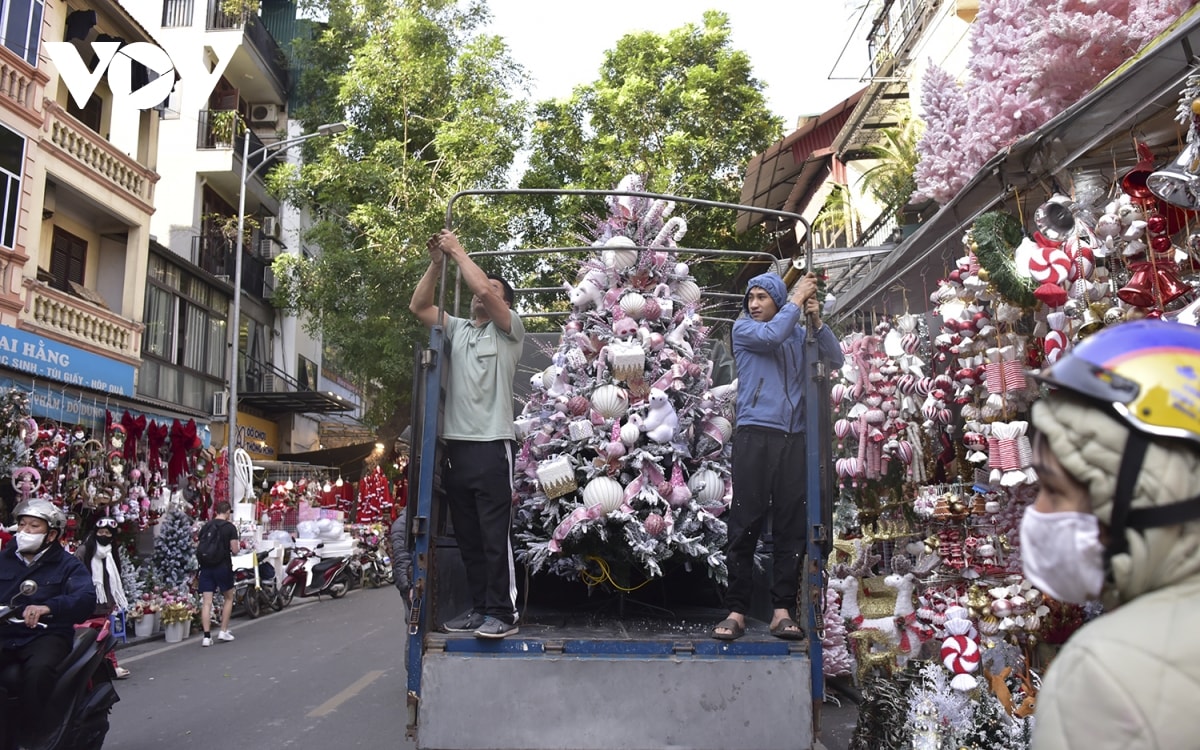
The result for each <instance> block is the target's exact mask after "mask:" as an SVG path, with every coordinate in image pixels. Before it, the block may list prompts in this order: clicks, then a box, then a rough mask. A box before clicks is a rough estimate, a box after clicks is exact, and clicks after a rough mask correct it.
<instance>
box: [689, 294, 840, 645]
mask: <svg viewBox="0 0 1200 750" xmlns="http://www.w3.org/2000/svg"><path fill="white" fill-rule="evenodd" d="M816 294H817V278H816V276H815V275H813V274H812V273H809V274H808V275H806V276H804V277H803V278H802V279H800V281H799V282H798V283H797V284H796V285H795V287H793V289H792V292H791V295H790V296H789V295H788V290H787V286H786V285H785V284H784V282H783V279H782V278H780V277H779V276H778V275H776V274H773V273H765V274H761V275H759V276H755V277H754V278H752V279H750V282H749V283H748V284H747V286H746V296H745V298H744V300H743V303H742V309H743V312H744V313H745V315H743V316H742V317H740V318H738V320H737V321H736V322H734V324H733V357H734V360H735V362H736V363H737V377H738V391H737V405H736V421H737V426H736V429H735V431H734V436H733V502H732V504H731V506H730V508H729V515H728V520H727V522H726V523H727V524H728V533H729V541H728V542H727V546H726V555H725V560H726V565H727V566H728V569H729V583H728V586H727V587H726V592H725V603H726V606H728V607H729V615H728V617H726V618H725V619H724V620H722V621H721V622H719V623H717V625H716V626H715V627H714V628H713V630H712V637H713V638H716V639H718V640H723V641H732V640H736V639H737V638H740V637H741V636H742V635H743V634H745V632H746V613H747V612H748V611H749V609H750V595H751V592H752V590H753V585H754V581H753V575H754V553H755V549H756V548H757V546H758V540H759V537H760V536H761V535H762V532H763V527H764V524H765V523H766V520H767V518H768V516H769V517H770V521H771V541H772V545H773V550H774V553H773V559H772V575H771V583H770V596H771V605H772V607H773V608H774V611H773V612H772V614H771V622H770V626H769V627H770V632H771V634H772V635H774V636H776V637H778V638H782V639H785V640H800V639H802V638H804V631H803V630H802V629H801V627H800V626H799V625H798V624H797V623H796V618H799V617H800V613H796V614H795V615H794V616H793V614H792V610H793V608H794V607H795V604H796V592H797V587H798V585H799V580H800V559H801V557H802V555H803V553H804V546H805V539H806V537H805V528H806V524H807V511H806V502H805V500H806V498H805V494H804V488H805V466H806V461H805V451H804V447H805V445H804V438H805V435H804V408H805V404H804V379H805V377H806V376H807V373H808V368H807V366H806V365H807V363H806V362H805V361H804V339H805V336H806V334H807V329H806V328H805V326H804V325H803V324H804V316H805V314H806V313H807V315H808V316H809V317H810V318H811V319H812V324H813V325H815V326H816V327H817V343H818V353H819V356H820V357H821V359H823V360H824V361H825V362H827V363H828V364H829V366H830V367H835V368H836V367H841V366H842V362H843V361H844V357H843V355H842V349H841V345H840V344H839V343H838V340H837V337H836V336H834V335H833V331H831V330H829V327H828V326H826V325H824V324H823V323H822V322H821V319H820V303H819V302H818V301H817V297H816Z"/></svg>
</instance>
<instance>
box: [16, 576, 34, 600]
mask: <svg viewBox="0 0 1200 750" xmlns="http://www.w3.org/2000/svg"><path fill="white" fill-rule="evenodd" d="M37 590H38V585H37V581H34V580H32V579H29V578H26V579H25V580H24V581H21V588H20V589H19V592H20V593H19V595H20V596H33V595H34V594H36V593H37Z"/></svg>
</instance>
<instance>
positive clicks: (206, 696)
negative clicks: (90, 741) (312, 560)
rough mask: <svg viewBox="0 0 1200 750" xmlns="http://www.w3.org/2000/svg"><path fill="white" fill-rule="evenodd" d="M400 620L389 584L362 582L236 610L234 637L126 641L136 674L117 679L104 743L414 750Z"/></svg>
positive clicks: (138, 749) (153, 748) (124, 657)
mask: <svg viewBox="0 0 1200 750" xmlns="http://www.w3.org/2000/svg"><path fill="white" fill-rule="evenodd" d="M402 618H403V606H402V605H401V602H400V596H399V594H397V592H396V590H395V589H394V588H392V587H391V586H387V587H382V588H378V589H359V590H356V591H352V592H350V593H349V594H348V595H347V596H346V597H345V598H343V599H340V600H332V599H328V598H322V599H321V600H320V601H317V600H316V599H296V600H295V601H294V602H293V603H292V605H291V606H290V607H288V608H287V609H285V610H283V611H282V612H279V613H271V614H269V615H267V614H264V615H263V616H262V617H260V618H258V619H257V620H250V619H247V618H246V617H245V616H238V615H237V614H236V613H235V615H234V618H233V620H232V622H231V624H230V628H231V630H232V632H233V634H234V636H235V637H236V638H237V640H235V641H233V642H231V643H222V642H220V641H217V642H215V643H214V644H213V645H212V646H211V647H209V648H202V647H201V646H200V634H199V632H198V629H196V630H193V631H192V636H191V637H190V638H187V639H185V640H184V641H182V642H181V643H177V644H168V643H165V642H164V641H162V640H156V641H149V642H145V643H140V644H138V645H134V646H130V647H128V648H123V649H121V650H120V651H118V652H117V657H118V659H119V660H120V663H121V666H123V667H126V668H127V669H129V670H131V671H132V673H133V675H132V676H131V677H130V678H129V679H127V680H123V681H120V682H118V683H116V684H117V690H118V692H119V693H120V695H121V702H120V703H118V704H117V705H116V706H115V707H114V708H113V712H112V716H111V722H112V728H111V730H110V731H109V733H108V740H107V741H106V743H105V746H106V747H111V748H120V749H121V750H161V749H162V748H174V749H175V750H188V749H189V748H260V749H262V750H268V749H270V748H286V747H298V748H351V747H372V748H380V747H389V748H395V747H400V748H412V747H413V744H412V743H411V742H405V741H404V724H405V707H404V695H405V683H404V679H405V678H404V654H403V645H404V631H403V629H402V627H401V625H402ZM214 630H215V628H214ZM214 635H215V633H214Z"/></svg>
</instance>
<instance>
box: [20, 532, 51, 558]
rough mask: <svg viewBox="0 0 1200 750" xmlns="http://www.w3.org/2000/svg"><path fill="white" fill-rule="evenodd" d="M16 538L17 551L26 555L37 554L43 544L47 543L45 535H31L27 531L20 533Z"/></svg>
mask: <svg viewBox="0 0 1200 750" xmlns="http://www.w3.org/2000/svg"><path fill="white" fill-rule="evenodd" d="M16 537H17V551H18V552H24V553H26V554H28V553H30V552H37V551H38V550H40V549H41V548H42V543H43V542H45V541H46V535H45V534H30V533H29V532H27V531H18V532H17V534H16Z"/></svg>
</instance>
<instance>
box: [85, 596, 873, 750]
mask: <svg viewBox="0 0 1200 750" xmlns="http://www.w3.org/2000/svg"><path fill="white" fill-rule="evenodd" d="M403 616H404V612H403V606H402V604H401V601H400V598H399V595H398V594H397V592H396V590H395V589H394V588H393V587H391V586H386V587H382V588H379V589H358V590H355V591H352V592H350V593H349V594H348V595H347V596H346V597H344V598H342V599H339V600H331V599H328V598H323V599H321V600H320V601H318V600H316V599H296V600H295V601H294V602H293V603H292V605H291V606H290V607H288V608H287V609H285V610H283V611H282V612H278V613H271V614H265V615H263V616H262V617H260V618H258V619H257V620H250V619H247V618H246V617H245V616H236V615H235V617H234V620H233V622H232V625H231V630H232V631H233V634H234V636H235V637H236V640H235V641H233V642H231V643H222V642H220V641H217V642H215V643H214V644H213V645H212V646H211V647H209V648H202V647H201V646H200V635H199V633H198V632H197V631H193V634H192V636H191V637H190V638H188V639H186V640H184V641H182V642H180V643H177V644H168V643H165V642H164V641H162V640H157V641H147V642H143V643H138V644H136V645H130V646H127V647H125V648H122V649H120V650H119V651H118V652H117V656H118V659H119V660H120V663H121V666H123V667H126V668H127V669H129V670H131V671H132V673H133V675H132V676H131V677H130V678H129V679H127V680H123V681H120V682H118V683H116V684H117V690H118V692H119V693H120V696H121V702H120V703H118V704H117V705H116V706H115V707H114V708H113V712H112V717H111V722H112V728H111V729H110V730H109V734H108V740H107V741H106V743H105V747H108V748H113V749H114V750H117V749H119V750H164V748H165V749H167V750H192V749H193V748H195V749H196V750H201V749H203V750H213V749H217V750H275V749H276V748H302V749H303V750H310V749H312V750H347V749H348V748H357V747H369V748H373V749H377V748H395V749H396V750H415V745H414V743H412V742H408V741H406V740H405V739H404V725H405V721H406V711H405V701H404V695H405V675H404V639H405V631H404V628H403V623H402V619H403ZM856 717H857V711H856V707H855V706H854V704H853V703H851V702H849V701H846V700H843V701H842V705H841V706H840V707H837V706H834V705H832V704H829V703H827V704H826V705H825V706H824V708H823V709H822V714H821V718H822V721H821V733H820V739H821V743H822V744H821V746H822V747H824V748H826V750H842V749H843V748H846V747H847V745H848V742H849V738H850V736H851V734H852V733H853V729H854V723H855V720H856Z"/></svg>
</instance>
